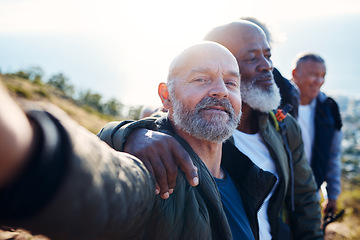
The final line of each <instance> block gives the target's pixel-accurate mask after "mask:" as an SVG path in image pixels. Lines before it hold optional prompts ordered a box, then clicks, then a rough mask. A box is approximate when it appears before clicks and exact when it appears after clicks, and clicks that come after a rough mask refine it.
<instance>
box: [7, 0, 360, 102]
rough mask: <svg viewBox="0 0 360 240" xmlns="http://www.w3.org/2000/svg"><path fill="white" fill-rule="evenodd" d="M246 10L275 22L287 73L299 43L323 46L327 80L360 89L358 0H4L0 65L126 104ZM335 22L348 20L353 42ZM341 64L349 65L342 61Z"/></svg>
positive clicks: (147, 96)
mask: <svg viewBox="0 0 360 240" xmlns="http://www.w3.org/2000/svg"><path fill="white" fill-rule="evenodd" d="M243 16H253V17H256V18H258V19H260V20H261V21H264V22H266V23H267V24H268V25H269V26H270V27H271V29H272V31H273V33H274V34H275V37H276V38H277V40H278V41H279V44H277V45H275V46H274V51H273V59H274V63H275V65H277V66H278V67H279V69H280V70H281V71H282V72H283V73H284V75H286V76H287V77H289V76H288V73H289V69H290V65H291V59H292V58H293V57H294V54H295V53H296V52H297V51H299V50H316V49H319V53H320V54H322V55H323V56H324V58H325V60H326V61H327V62H328V73H329V74H328V78H329V79H328V83H329V84H327V83H326V85H325V86H327V85H328V88H329V90H336V89H337V90H341V89H338V88H339V87H338V85H337V83H338V80H337V79H339V77H341V78H342V81H346V82H345V83H344V84H343V85H342V86H346V85H350V88H351V85H352V84H353V83H355V84H357V86H356V87H357V89H359V87H360V84H358V83H357V82H358V81H355V78H356V77H357V78H359V73H357V72H358V69H360V65H359V63H357V61H353V60H351V61H349V62H350V63H349V64H350V65H349V64H348V63H347V60H349V59H355V60H356V59H357V57H358V56H359V55H360V52H359V51H360V50H359V49H360V47H358V46H357V44H358V43H359V42H360V36H359V33H357V32H360V31H359V30H360V3H359V1H358V0H342V1H338V0H336V1H335V0H302V1H291V0H278V1H269V0H267V1H265V0H264V1H262V0H258V1H256V0H255V1H249V0H248V1H240V0H222V1H211V0H181V1H171V0H155V1H149V0H137V1H136V0H129V1H122V0H101V1H100V0H78V1H76V0H0V43H1V44H0V69H1V70H2V72H9V71H16V70H18V69H20V68H26V67H29V66H40V67H42V68H43V70H44V71H45V73H46V76H47V77H48V76H50V75H52V74H55V73H58V72H62V73H64V74H65V75H66V76H68V77H69V78H70V81H71V83H72V84H74V85H75V87H76V89H77V90H81V89H83V90H86V89H91V90H93V91H94V92H98V93H100V94H102V95H103V96H104V97H105V98H109V97H116V98H118V99H119V100H120V101H121V102H123V103H124V104H127V105H143V104H160V101H159V98H158V96H157V86H158V83H159V82H161V81H166V75H167V68H168V65H169V63H170V61H171V59H172V58H173V57H174V56H175V55H176V54H177V53H179V51H180V50H182V49H183V48H185V47H186V46H188V45H190V44H192V43H195V42H197V41H200V40H201V39H202V38H203V37H204V35H205V34H206V33H207V32H208V31H209V30H210V29H211V28H213V27H215V26H217V25H220V24H222V23H226V22H229V21H232V20H235V19H237V18H239V17H243ZM348 16H349V17H348ZM338 22H342V24H343V25H344V26H349V23H351V24H350V25H351V28H349V30H348V31H350V32H351V34H353V35H351V39H352V42H349V44H350V46H349V44H344V40H342V39H345V40H351V39H349V37H347V34H344V33H343V32H341V31H345V30H344V29H343V27H342V26H343V25H339V26H338V25H337V24H338ZM328 23H329V24H330V23H331V25H329V24H328ZM316 24H318V25H316ZM312 25H316V26H317V28H315V29H314V28H311V27H312ZM332 26H335V27H332ZM336 26H337V27H336ZM357 27H358V28H357ZM354 29H355V31H354ZM336 31H337V32H340V34H338V35H336V33H337V32H336ZM309 34H313V35H314V36H317V34H320V35H321V36H323V37H324V38H323V39H322V38H318V37H315V38H308V37H307V36H309ZM320 40H321V41H322V42H321V41H320ZM340 40H341V41H340ZM289 41H290V42H289ZM327 43H328V44H327ZM353 43H354V46H351V44H353ZM302 44H303V45H304V47H302ZM345 45H346V46H345ZM325 46H326V47H325ZM302 48H303V49H302ZM313 48H315V49H313ZM341 49H348V50H347V51H346V52H345V53H343V52H344V51H340V50H341ZM335 53H336V54H337V55H336V54H335ZM276 54H277V56H276ZM339 54H340V55H339ZM341 54H344V55H341ZM339 56H341V60H340V64H338V62H337V61H338V60H339ZM343 58H344V59H343ZM347 58H349V59H347ZM328 59H329V60H328ZM351 64H352V65H351ZM347 66H353V67H352V70H346V69H344V71H342V69H343V68H346V67H347ZM339 67H342V69H338V70H337V69H335V68H339ZM331 69H333V70H332V71H331ZM335 70H336V71H335ZM351 71H353V72H351ZM339 73H341V74H339ZM343 73H344V74H343ZM344 79H345V80H344ZM346 79H349V80H346ZM332 88H334V89H332ZM352 88H353V89H354V87H352ZM344 90H347V89H344Z"/></svg>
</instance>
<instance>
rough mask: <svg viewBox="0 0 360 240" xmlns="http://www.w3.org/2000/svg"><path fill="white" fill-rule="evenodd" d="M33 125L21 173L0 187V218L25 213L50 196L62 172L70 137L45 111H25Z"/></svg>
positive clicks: (41, 203)
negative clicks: (29, 152) (32, 136)
mask: <svg viewBox="0 0 360 240" xmlns="http://www.w3.org/2000/svg"><path fill="white" fill-rule="evenodd" d="M27 116H28V119H29V121H30V122H31V123H32V126H33V128H34V139H33V146H32V152H31V154H30V156H29V158H28V159H27V161H26V162H27V164H26V166H24V169H23V171H22V173H21V174H20V175H19V176H18V178H17V179H15V180H14V181H13V183H12V184H11V185H10V186H8V187H7V188H3V189H1V190H0V221H1V222H4V221H6V220H10V221H11V220H15V219H19V218H23V217H28V216H31V215H33V214H35V213H36V212H38V211H39V210H40V209H41V208H42V207H43V206H45V205H46V204H47V203H48V202H49V201H50V200H51V198H52V197H53V196H54V194H55V192H56V190H57V189H58V188H59V186H60V184H61V181H62V179H63V177H64V175H65V172H66V168H67V162H68V160H69V156H70V155H69V154H70V151H71V143H70V138H69V136H68V135H67V133H66V131H65V129H64V128H63V126H62V125H61V124H60V123H59V121H58V120H57V119H56V118H54V117H53V116H52V115H50V114H49V113H47V112H43V111H30V112H28V113H27Z"/></svg>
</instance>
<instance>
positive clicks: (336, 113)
mask: <svg viewBox="0 0 360 240" xmlns="http://www.w3.org/2000/svg"><path fill="white" fill-rule="evenodd" d="M318 102H320V103H321V104H322V106H323V105H326V106H327V108H329V110H330V113H331V116H332V118H333V119H334V122H335V129H336V130H340V129H341V127H342V120H341V114H340V109H339V105H338V104H337V102H336V101H335V100H334V99H333V98H332V97H329V96H326V95H325V93H323V92H320V94H319V96H318Z"/></svg>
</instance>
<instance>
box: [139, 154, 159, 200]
mask: <svg viewBox="0 0 360 240" xmlns="http://www.w3.org/2000/svg"><path fill="white" fill-rule="evenodd" d="M139 159H140V161H142V162H143V164H144V165H145V167H146V169H147V170H148V171H149V172H150V173H151V174H152V175H153V176H154V177H155V173H154V169H153V168H152V166H151V163H150V162H149V161H148V160H147V159H146V160H143V159H145V157H143V158H139ZM159 193H160V186H159V184H158V182H157V181H156V178H155V194H159Z"/></svg>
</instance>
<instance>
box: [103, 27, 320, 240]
mask: <svg viewBox="0 0 360 240" xmlns="http://www.w3.org/2000/svg"><path fill="white" fill-rule="evenodd" d="M204 40H207V41H214V42H217V43H220V44H222V45H223V46H225V47H226V48H228V49H229V50H230V52H231V53H232V54H233V55H234V56H235V58H236V60H237V63H238V65H239V69H240V74H241V96H242V117H241V123H240V124H239V126H238V127H237V131H235V132H234V134H233V136H232V138H230V139H229V141H226V142H225V144H223V156H222V163H221V164H222V166H223V168H224V169H226V171H227V172H228V173H229V175H230V176H231V177H232V178H233V179H234V182H235V185H236V187H237V189H239V191H240V194H241V198H242V203H243V204H244V207H245V211H246V214H247V216H248V219H249V221H250V225H251V228H252V231H253V233H254V236H255V239H262V240H263V239H291V238H293V239H302V240H303V239H322V238H323V234H322V231H321V228H320V224H321V214H320V206H319V202H318V198H317V188H316V184H315V180H314V176H313V174H312V171H311V168H310V166H309V164H308V162H307V159H306V156H305V154H304V146H303V142H302V139H301V131H300V127H299V125H298V124H297V123H296V121H295V119H294V118H292V117H291V116H288V117H286V118H285V119H283V120H282V123H284V124H285V126H286V127H287V131H286V138H287V142H288V145H286V144H284V140H283V138H282V135H281V133H280V132H279V131H278V130H277V128H276V127H277V125H278V124H279V122H278V121H277V120H276V119H274V118H273V117H272V114H271V113H270V112H271V111H272V110H273V109H276V108H277V107H278V106H279V104H280V94H279V89H278V88H277V86H276V85H275V83H274V78H273V74H272V70H273V64H272V61H271V50H270V46H269V44H268V42H267V40H266V36H265V34H264V32H263V31H262V29H261V28H259V27H258V26H257V25H255V24H253V23H251V22H249V21H244V20H241V21H236V22H232V23H229V24H225V25H223V26H220V27H217V28H214V29H213V30H212V31H210V32H209V33H208V34H207V36H206V37H205V39H204ZM152 121H153V120H151V119H147V120H142V121H138V122H134V123H131V124H130V125H127V126H125V125H124V124H121V125H118V126H116V127H114V126H109V128H108V129H107V131H108V132H110V133H111V136H112V138H111V137H110V138H109V139H111V142H112V143H113V147H115V149H117V150H121V151H122V150H123V151H125V152H129V153H131V154H134V155H135V156H137V157H139V159H140V160H141V161H143V162H144V163H145V165H146V166H147V167H148V168H149V169H151V170H150V171H151V172H153V173H154V175H155V176H156V179H157V182H158V189H157V192H160V195H161V196H162V197H163V198H164V199H166V198H168V197H169V195H170V194H171V193H172V191H173V190H172V189H173V188H174V185H175V182H174V177H175V176H176V172H177V171H176V170H174V169H176V166H179V167H180V168H181V169H182V170H183V171H184V172H185V174H186V175H187V178H188V180H189V182H190V183H191V184H192V185H196V183H197V179H198V177H197V174H196V168H194V167H193V166H192V164H191V162H190V161H189V158H188V156H186V154H184V152H183V149H182V148H181V147H180V146H179V145H178V144H177V143H176V142H174V141H173V139H171V137H169V136H166V135H159V134H157V133H156V132H153V131H151V127H150V126H151V122H152ZM143 128H147V129H143ZM108 135H109V134H108ZM144 135H148V136H150V135H151V138H148V139H146V141H144V139H143V136H144ZM108 142H109V141H108ZM287 148H288V149H287ZM165 149H166V150H165ZM164 150H165V151H164ZM164 156H166V157H164ZM249 162H251V163H255V165H257V166H258V167H259V168H260V169H262V170H264V171H265V172H270V173H272V174H274V175H275V176H276V179H277V181H276V182H275V183H274V185H273V186H272V188H271V189H270V190H266V189H262V188H258V187H256V186H255V185H254V184H255V183H257V182H258V181H259V180H261V179H262V178H261V176H260V175H257V174H255V173H253V172H251V171H250V172H249V171H244V168H246V166H247V164H248V163H249ZM244 178H246V179H247V180H244ZM249 179H251V180H250V181H249ZM199 180H200V182H201V178H200V179H199ZM170 196H171V195H170ZM284 218H286V221H287V222H288V224H289V226H290V228H291V233H289V230H287V231H286V230H284V229H286V227H287V225H286V224H284V223H283V220H284ZM228 221H229V222H230V223H231V221H232V220H231V219H228ZM289 235H291V236H289Z"/></svg>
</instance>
